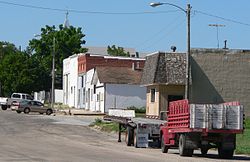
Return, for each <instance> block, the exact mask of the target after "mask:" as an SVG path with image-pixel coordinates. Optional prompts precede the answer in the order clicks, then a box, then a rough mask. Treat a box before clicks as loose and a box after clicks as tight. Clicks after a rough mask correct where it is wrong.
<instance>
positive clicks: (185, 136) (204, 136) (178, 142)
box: [160, 100, 244, 159]
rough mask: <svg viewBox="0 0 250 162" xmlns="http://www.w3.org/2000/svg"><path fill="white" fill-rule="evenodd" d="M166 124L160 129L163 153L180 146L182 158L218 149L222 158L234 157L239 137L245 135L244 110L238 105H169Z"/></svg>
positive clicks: (236, 103)
mask: <svg viewBox="0 0 250 162" xmlns="http://www.w3.org/2000/svg"><path fill="white" fill-rule="evenodd" d="M167 116H168V119H167V122H166V123H165V124H164V125H162V126H161V128H160V139H161V150H162V152H163V153H166V152H168V149H169V148H171V147H178V148H179V154H180V155H181V156H192V155H193V151H194V149H200V150H201V153H202V155H206V154H207V152H208V150H209V149H210V148H217V149H218V154H219V157H221V158H229V159H230V158H232V157H233V154H234V150H235V147H236V134H238V133H243V129H244V128H243V120H244V114H243V107H242V106H241V105H240V104H239V103H238V102H230V103H225V104H220V105H212V104H202V105H201V104H200V105H190V104H189V103H188V100H179V101H174V102H171V103H170V106H169V112H168V114H167Z"/></svg>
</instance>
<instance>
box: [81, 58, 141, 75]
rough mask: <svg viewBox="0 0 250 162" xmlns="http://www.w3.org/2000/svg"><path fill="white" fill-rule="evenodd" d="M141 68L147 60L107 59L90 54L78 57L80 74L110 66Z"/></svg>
mask: <svg viewBox="0 0 250 162" xmlns="http://www.w3.org/2000/svg"><path fill="white" fill-rule="evenodd" d="M133 63H134V66H135V67H137V65H138V66H139V69H143V67H144V64H145V60H143V59H133V58H124V59H123V58H121V57H117V58H115V57H112V58H111V57H110V58H105V57H104V56H96V55H95V56H91V55H89V54H85V55H80V56H79V57H78V73H79V74H81V73H85V72H87V71H88V70H90V69H92V68H95V67H96V66H110V67H131V68H132V64H133Z"/></svg>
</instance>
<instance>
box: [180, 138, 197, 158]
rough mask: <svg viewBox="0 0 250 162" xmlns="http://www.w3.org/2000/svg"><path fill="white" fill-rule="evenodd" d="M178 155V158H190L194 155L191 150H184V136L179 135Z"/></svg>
mask: <svg viewBox="0 0 250 162" xmlns="http://www.w3.org/2000/svg"><path fill="white" fill-rule="evenodd" d="M179 153H180V156H192V155H193V153H194V150H193V149H187V148H186V136H185V135H184V134H181V135H180V138H179Z"/></svg>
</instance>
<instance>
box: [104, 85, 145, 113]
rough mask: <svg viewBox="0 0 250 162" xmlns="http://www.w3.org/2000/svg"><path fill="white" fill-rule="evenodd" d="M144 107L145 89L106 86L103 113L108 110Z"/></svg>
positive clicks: (138, 86)
mask: <svg viewBox="0 0 250 162" xmlns="http://www.w3.org/2000/svg"><path fill="white" fill-rule="evenodd" d="M130 106H135V107H143V106H146V87H140V85H128V84H106V100H105V112H108V109H109V108H123V109H124V108H127V107H130Z"/></svg>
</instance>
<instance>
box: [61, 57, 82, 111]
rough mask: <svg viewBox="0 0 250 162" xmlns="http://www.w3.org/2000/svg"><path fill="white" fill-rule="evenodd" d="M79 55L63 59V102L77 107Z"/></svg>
mask: <svg viewBox="0 0 250 162" xmlns="http://www.w3.org/2000/svg"><path fill="white" fill-rule="evenodd" d="M77 59H78V55H77V54H75V55H72V56H70V57H68V58H66V59H64V60H63V104H65V105H68V106H70V107H75V108H77V99H78V91H77V89H78V88H77V84H78V80H77V78H78V60H77Z"/></svg>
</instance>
